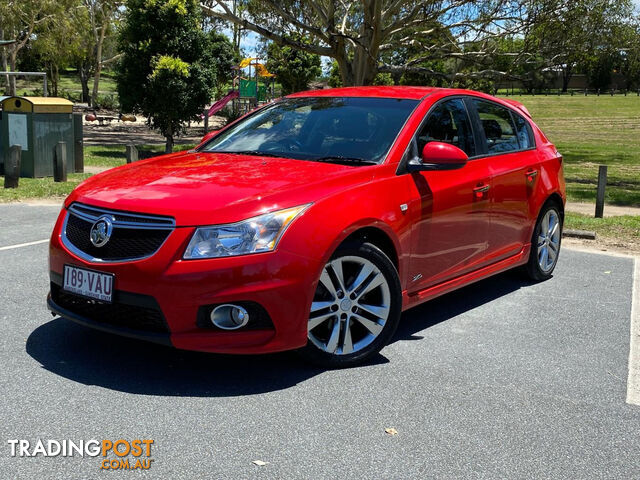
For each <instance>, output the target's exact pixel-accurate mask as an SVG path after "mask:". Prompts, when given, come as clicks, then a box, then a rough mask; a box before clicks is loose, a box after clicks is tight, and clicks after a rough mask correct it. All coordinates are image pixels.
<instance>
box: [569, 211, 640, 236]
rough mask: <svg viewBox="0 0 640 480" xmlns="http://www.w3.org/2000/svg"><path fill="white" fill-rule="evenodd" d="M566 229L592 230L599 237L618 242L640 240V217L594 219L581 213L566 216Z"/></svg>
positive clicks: (570, 213)
mask: <svg viewBox="0 0 640 480" xmlns="http://www.w3.org/2000/svg"><path fill="white" fill-rule="evenodd" d="M564 228H573V229H577V230H592V231H594V232H596V234H597V235H600V236H603V237H607V238H613V239H617V240H625V239H632V240H635V241H638V240H640V216H638V215H623V216H620V217H605V218H593V217H589V216H586V215H580V214H579V213H572V212H567V213H566V214H565V224H564Z"/></svg>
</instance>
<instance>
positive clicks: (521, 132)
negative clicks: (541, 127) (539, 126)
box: [512, 113, 534, 150]
mask: <svg viewBox="0 0 640 480" xmlns="http://www.w3.org/2000/svg"><path fill="white" fill-rule="evenodd" d="M512 116H513V120H514V122H515V124H516V132H517V134H518V142H519V143H520V149H521V150H526V149H527V148H533V147H534V144H533V137H532V134H531V127H529V124H528V123H527V121H526V120H525V119H524V118H522V117H521V116H520V115H518V114H516V113H512Z"/></svg>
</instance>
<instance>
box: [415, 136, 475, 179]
mask: <svg viewBox="0 0 640 480" xmlns="http://www.w3.org/2000/svg"><path fill="white" fill-rule="evenodd" d="M468 160H469V157H467V154H466V153H464V151H462V150H461V149H459V148H458V147H456V146H455V145H451V144H449V143H442V142H429V143H427V144H426V145H425V146H424V148H423V149H422V158H414V159H412V160H410V161H409V163H408V164H407V171H409V172H422V171H427V170H456V169H458V168H462V167H464V166H465V165H466V164H467V161H468Z"/></svg>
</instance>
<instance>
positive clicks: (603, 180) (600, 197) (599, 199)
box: [596, 165, 607, 218]
mask: <svg viewBox="0 0 640 480" xmlns="http://www.w3.org/2000/svg"><path fill="white" fill-rule="evenodd" d="M606 185H607V166H606V165H600V167H599V168H598V192H597V195H596V218H602V216H603V214H604V189H605V186H606Z"/></svg>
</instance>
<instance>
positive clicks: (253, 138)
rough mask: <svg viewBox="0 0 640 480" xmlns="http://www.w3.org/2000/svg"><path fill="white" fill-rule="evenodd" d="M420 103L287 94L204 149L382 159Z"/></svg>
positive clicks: (317, 157)
mask: <svg viewBox="0 0 640 480" xmlns="http://www.w3.org/2000/svg"><path fill="white" fill-rule="evenodd" d="M417 104H418V101H416V100H407V99H395V98H360V97H304V98H295V99H284V100H282V101H279V102H276V103H274V104H273V105H270V106H268V107H266V108H264V109H262V110H260V111H259V112H257V113H255V114H254V115H251V116H250V117H248V118H247V119H246V120H243V121H240V122H239V123H238V124H236V125H234V126H233V127H231V128H229V129H228V130H226V131H224V132H222V133H221V134H220V135H218V136H216V137H215V138H214V139H213V140H212V141H211V142H210V143H208V144H207V145H205V146H204V148H203V149H202V151H204V152H225V153H240V154H250V155H267V156H278V157H288V158H296V159H301V160H315V161H326V162H337V163H349V164H365V165H366V164H372V163H379V162H381V161H382V160H383V159H384V157H385V155H386V154H387V152H388V150H389V148H390V147H391V144H392V143H393V141H394V140H395V138H396V136H397V135H398V132H399V131H400V129H401V128H402V126H403V125H404V123H405V121H406V120H407V118H408V117H409V115H410V114H411V112H412V111H413V109H414V108H415V107H416V105H417Z"/></svg>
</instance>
